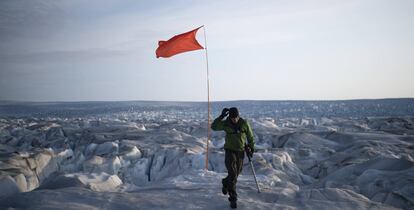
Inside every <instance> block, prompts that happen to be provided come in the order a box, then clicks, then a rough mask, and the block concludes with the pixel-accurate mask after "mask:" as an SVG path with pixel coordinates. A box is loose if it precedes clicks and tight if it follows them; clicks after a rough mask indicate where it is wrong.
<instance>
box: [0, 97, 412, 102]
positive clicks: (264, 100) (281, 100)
mask: <svg viewBox="0 0 414 210" xmlns="http://www.w3.org/2000/svg"><path fill="white" fill-rule="evenodd" d="M407 99H408V100H410V99H414V97H402V98H355V99H237V100H215V101H210V102H212V103H222V102H255V101H257V102H272V101H273V102H277V101H279V102H286V101H292V102H298V101H309V102H312V101H315V102H326V101H375V100H407ZM104 102H158V103H160V102H163V103H207V101H188V100H177V101H173V100H79V101H75V100H73V101H72V100H68V101H65V100H54V101H25V100H0V103H104Z"/></svg>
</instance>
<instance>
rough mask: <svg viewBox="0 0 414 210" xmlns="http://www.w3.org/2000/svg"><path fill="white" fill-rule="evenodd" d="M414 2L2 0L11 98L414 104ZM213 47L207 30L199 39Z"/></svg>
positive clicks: (2, 46)
mask: <svg viewBox="0 0 414 210" xmlns="http://www.w3.org/2000/svg"><path fill="white" fill-rule="evenodd" d="M413 11H414V1H412V0H387V1H385V0H346V1H345V0H343V1H335V0H326V1H287V0H286V1H276V0H272V1H241V0H236V1H176V0H171V1H137V0H130V1H119V0H88V1H83V0H67V1H63V0H42V1H39V0H26V1H24V0H1V1H0V100H20V101H95V100H105V101H106V100H172V101H205V100H206V98H207V91H206V65H205V54H204V53H205V52H204V51H203V50H199V51H193V52H189V53H185V54H179V55H176V56H174V57H172V58H168V59H164V58H160V59H157V58H156V57H155V49H156V48H157V43H158V40H168V39H169V38H171V37H172V36H174V35H176V34H179V33H183V32H187V31H189V30H192V29H194V28H196V27H199V26H201V25H205V26H206V32H207V44H208V53H209V64H210V80H211V83H210V86H211V99H212V100H238V99H254V100H287V99H306V100H326V99H360V98H396V97H414V82H413V78H414V38H413V37H414V12H413ZM197 39H198V40H199V42H200V43H201V45H203V46H204V45H205V43H204V36H203V30H200V31H199V32H198V34H197Z"/></svg>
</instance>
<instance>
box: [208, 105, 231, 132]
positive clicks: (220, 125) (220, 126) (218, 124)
mask: <svg viewBox="0 0 414 210" xmlns="http://www.w3.org/2000/svg"><path fill="white" fill-rule="evenodd" d="M228 114H229V109H227V108H224V109H223V111H221V115H220V116H219V117H217V118H216V119H215V120H214V121H213V123H212V124H211V129H213V130H215V131H221V130H224V122H223V119H224V118H225V117H226V116H227V115H228Z"/></svg>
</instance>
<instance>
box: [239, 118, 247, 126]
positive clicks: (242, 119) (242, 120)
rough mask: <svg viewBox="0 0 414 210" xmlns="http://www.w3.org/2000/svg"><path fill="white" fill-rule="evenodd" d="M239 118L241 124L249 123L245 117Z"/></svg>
mask: <svg viewBox="0 0 414 210" xmlns="http://www.w3.org/2000/svg"><path fill="white" fill-rule="evenodd" d="M240 120H241V123H242V124H243V125H249V121H248V119H245V118H240Z"/></svg>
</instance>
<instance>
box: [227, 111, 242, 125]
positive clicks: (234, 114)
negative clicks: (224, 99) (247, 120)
mask: <svg viewBox="0 0 414 210" xmlns="http://www.w3.org/2000/svg"><path fill="white" fill-rule="evenodd" d="M229 118H230V120H231V121H232V122H233V123H237V122H238V121H239V119H240V116H239V110H238V109H237V108H236V107H231V108H230V110H229Z"/></svg>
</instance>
